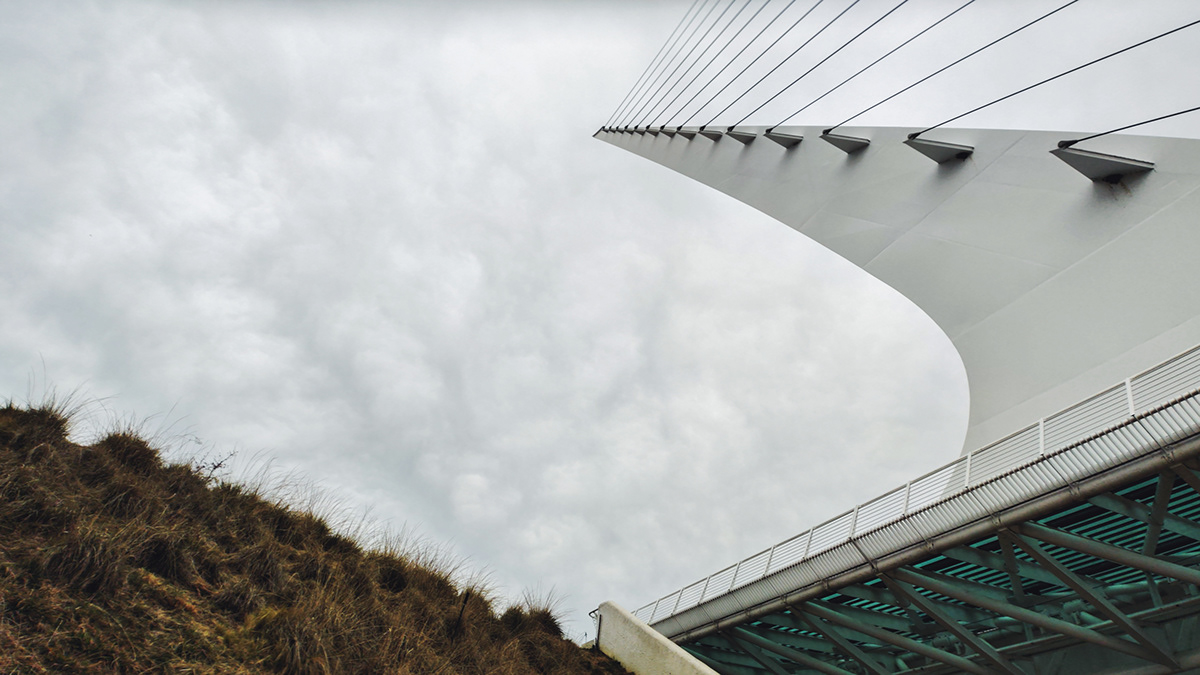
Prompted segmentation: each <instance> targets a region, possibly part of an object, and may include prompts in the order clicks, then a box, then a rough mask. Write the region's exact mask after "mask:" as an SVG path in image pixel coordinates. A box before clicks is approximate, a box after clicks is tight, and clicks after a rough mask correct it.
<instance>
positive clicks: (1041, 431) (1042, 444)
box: [1038, 417, 1046, 457]
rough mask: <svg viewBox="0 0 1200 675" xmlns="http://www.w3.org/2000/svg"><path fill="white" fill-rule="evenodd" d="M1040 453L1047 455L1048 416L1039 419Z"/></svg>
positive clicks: (1043, 455)
mask: <svg viewBox="0 0 1200 675" xmlns="http://www.w3.org/2000/svg"><path fill="white" fill-rule="evenodd" d="M1038 454H1039V455H1041V456H1042V457H1045V456H1046V418H1045V417H1043V418H1042V419H1040V420H1038Z"/></svg>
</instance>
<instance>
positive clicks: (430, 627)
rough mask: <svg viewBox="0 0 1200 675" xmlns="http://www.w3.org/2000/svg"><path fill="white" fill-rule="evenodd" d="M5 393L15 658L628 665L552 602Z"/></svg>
mask: <svg viewBox="0 0 1200 675" xmlns="http://www.w3.org/2000/svg"><path fill="white" fill-rule="evenodd" d="M66 430H67V420H66V419H65V418H64V416H63V414H61V412H59V411H57V410H55V409H53V408H52V407H50V408H33V409H24V408H18V407H14V406H13V405H11V404H9V405H7V406H6V407H0V674H7V673H47V672H52V673H56V672H69V673H87V672H94V673H114V672H115V673H144V672H176V673H258V672H278V673H296V674H306V673H331V674H332V673H391V674H406V673H413V674H432V673H439V674H443V675H455V674H459V673H463V674H465V673H496V674H506V673H548V674H563V675H565V674H568V673H571V674H574V673H588V674H596V673H624V672H625V671H624V670H623V669H622V668H621V667H620V666H618V665H616V664H615V663H613V662H612V661H609V660H608V659H606V658H605V657H603V656H601V655H599V654H596V653H594V652H589V651H585V650H582V649H580V648H579V647H577V646H576V645H575V644H574V643H572V642H570V641H568V640H565V639H563V637H562V636H561V630H560V628H559V625H558V622H557V620H556V619H555V618H554V616H553V614H552V613H551V612H550V611H549V610H548V609H546V608H531V607H518V608H510V609H508V610H507V611H505V612H504V613H503V614H502V615H497V613H496V612H495V611H494V610H493V608H492V606H491V605H490V602H489V601H488V599H487V597H486V593H485V594H483V596H482V597H481V595H480V594H479V593H478V592H471V591H470V589H467V590H460V589H458V588H456V587H455V585H454V584H453V583H452V582H451V579H449V578H448V574H447V573H446V572H445V571H439V570H437V569H428V568H423V567H421V566H420V565H418V564H417V563H416V562H415V561H414V560H413V559H412V558H410V557H405V556H404V555H403V554H397V553H381V552H376V551H364V550H362V549H361V548H360V547H359V545H358V544H357V543H356V542H354V541H351V540H350V539H347V538H345V537H342V536H339V535H337V534H335V533H333V532H331V531H330V529H329V527H328V526H327V525H326V524H325V523H324V522H323V521H321V520H320V519H319V518H316V517H314V516H313V515H311V514H307V513H302V512H297V511H294V510H290V509H287V508H283V507H281V506H278V505H276V504H273V503H271V502H269V501H267V500H265V499H263V498H262V497H260V496H259V495H256V494H254V493H253V492H252V491H249V490H247V489H245V488H242V487H239V486H237V485H232V484H228V483H223V482H220V481H215V480H212V479H211V478H208V477H206V476H205V475H204V472H203V471H199V470H197V469H195V468H193V467H191V466H187V465H170V464H165V463H164V462H163V461H162V459H161V458H160V456H159V454H158V453H157V452H156V451H155V450H154V449H153V448H151V447H150V446H149V445H148V444H147V443H145V442H144V441H142V440H141V439H139V438H137V437H136V436H134V435H132V434H126V433H115V434H112V435H109V436H108V437H106V438H104V439H103V440H101V441H100V442H98V443H96V444H95V445H93V446H90V447H83V446H79V445H75V444H73V443H70V442H68V441H67V438H66Z"/></svg>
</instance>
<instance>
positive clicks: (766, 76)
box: [704, 0, 862, 126]
mask: <svg viewBox="0 0 1200 675" xmlns="http://www.w3.org/2000/svg"><path fill="white" fill-rule="evenodd" d="M861 1H862V0H854V2H851V3H850V4H849V5H847V6H846V9H843V10H842V11H841V12H838V15H837V16H835V17H833V18H832V19H830V21H829V23H827V24H825V25H824V26H821V28H820V30H818V31H817V32H815V33H813V34H812V37H810V38H808V39H807V40H805V41H804V43H803V44H801V45H800V46H799V47H796V49H795V50H794V51H793V52H792V53H791V54H788V55H787V57H786V58H784V59H783V60H782V61H780V62H779V63H778V65H776V66H775V67H774V68H772V69H771V70H769V71H767V74H766V75H763V76H762V77H760V78H758V81H757V82H755V83H754V84H752V85H750V88H749V89H747V90H746V91H744V92H742V95H741V96H738V97H737V98H735V99H733V100H732V101H730V102H729V105H727V106H725V107H724V108H722V109H721V112H719V113H717V114H716V115H714V116H713V118H712V120H711V121H710V122H709V123H708V124H712V123H713V122H716V121H717V118H718V117H720V116H721V115H724V114H725V111H726V110H729V109H730V108H732V107H733V105H734V104H735V103H737V102H738V101H740V100H742V98H743V97H744V96H745V95H746V94H749V93H750V92H752V91H754V88H755V87H757V86H758V85H760V84H762V81H763V80H765V79H767V78H768V77H770V76H771V75H772V73H774V72H775V71H777V70H779V69H780V68H782V67H783V64H785V63H787V62H788V61H789V60H791V58H792V57H793V56H795V55H796V54H799V53H800V50H801V49H804V48H805V47H807V46H808V45H809V43H810V42H812V41H813V40H815V39H817V37H818V36H819V35H821V33H824V32H825V29H826V28H829V27H830V26H832V25H833V23H834V22H835V21H837V20H838V19H840V18H842V16H843V15H844V14H845V13H846V12H849V11H850V10H851V9H853V8H854V6H855V5H857V4H858V3H859V2H861ZM708 124H705V125H704V126H708Z"/></svg>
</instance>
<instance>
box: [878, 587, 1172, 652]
mask: <svg viewBox="0 0 1200 675" xmlns="http://www.w3.org/2000/svg"><path fill="white" fill-rule="evenodd" d="M890 574H891V575H892V576H894V577H895V578H897V579H899V580H901V581H904V582H905V583H909V584H912V585H914V586H920V587H921V588H924V589H926V590H929V591H933V592H934V593H941V594H942V595H945V596H949V597H951V598H954V599H956V600H961V601H963V602H969V603H971V604H973V605H976V606H978V607H983V608H984V609H987V610H990V611H993V612H996V613H997V614H1003V615H1005V616H1009V617H1012V618H1014V619H1017V620H1018V621H1024V622H1026V623H1029V624H1032V625H1034V626H1037V627H1039V628H1043V629H1045V630H1048V631H1052V632H1055V633H1060V634H1062V635H1066V636H1068V637H1072V638H1075V639H1076V640H1080V641H1083V642H1089V643H1091V644H1094V645H1097V646H1100V647H1107V648H1108V649H1112V650H1113V651H1118V652H1121V653H1123V654H1129V655H1130V656H1136V657H1137V658H1140V659H1144V660H1146V661H1154V656H1153V655H1152V654H1151V653H1150V652H1148V651H1147V650H1146V648H1145V647H1142V646H1141V645H1138V644H1134V643H1133V642H1129V641H1127V640H1121V639H1118V638H1114V637H1110V636H1108V635H1103V634H1101V633H1097V632H1096V631H1094V630H1092V629H1090V628H1084V627H1083V626H1079V625H1076V624H1073V623H1071V622H1069V621H1063V620H1062V619H1056V618H1054V617H1051V616H1047V615H1045V614H1042V613H1040V612H1036V611H1034V610H1032V609H1026V608H1024V607H1018V606H1016V605H1014V604H1012V603H1009V602H1005V601H1003V600H997V599H995V598H990V597H987V596H985V595H981V594H979V593H974V592H972V591H970V590H967V589H966V588H964V587H963V586H962V585H961V584H957V583H947V582H945V581H941V580H938V579H934V578H933V577H930V576H926V575H924V574H919V573H917V572H914V571H912V570H909V569H897V570H893V571H892V572H891V573H890Z"/></svg>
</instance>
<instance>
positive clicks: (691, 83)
mask: <svg viewBox="0 0 1200 675" xmlns="http://www.w3.org/2000/svg"><path fill="white" fill-rule="evenodd" d="M751 1H752V0H746V4H744V5H742V7H741V9H739V10H738V11H737V14H734V15H733V18H732V19H730V20H729V23H728V24H726V25H725V27H724V28H722V29H721V32H720V33H718V34H717V37H715V38H713V41H712V42H711V43H709V45H708V47H705V49H704V51H703V52H701V53H700V56H697V57H696V62H695V63H693V64H692V66H693V67H694V66H695V65H696V63H699V61H700V59H702V58H704V55H705V54H707V53H708V50H709V49H712V48H713V46H714V45H716V44H717V41H718V40H720V39H721V36H722V35H724V34H725V31H727V30H729V28H730V26H732V25H733V22H735V21H737V18H738V17H739V16H741V15H742V12H744V11H746V8H747V7H749V6H750V2H751ZM766 6H767V0H763V3H762V4H761V5H759V7H758V11H756V12H754V14H753V15H752V16H751V17H750V21H747V22H746V23H745V24H742V27H741V28H739V29H738V31H737V32H736V33H734V34H733V36H732V37H730V38H729V41H728V42H726V43H725V45H724V46H723V47H721V49H720V50H718V51H717V53H716V54H713V57H712V58H711V59H709V61H708V63H706V64H704V67H703V68H701V69H700V70H697V71H696V74H695V75H693V76H692V79H691V80H688V83H687V84H685V85H684V86H683V88H682V89H680V90H679V91H678V92H677V93H676V94H675V98H673V99H671V101H670V102H669V103H667V104H666V105H665V106H663V108H662V110H661V111H659V115H661V114H662V113H665V112H666V111H667V110H668V109H669V108H670V107H671V106H673V105H675V102H676V101H678V100H679V97H680V96H683V94H684V93H685V92H687V90H688V89H690V88H691V87H692V85H693V84H695V83H696V80H698V79H700V76H701V75H703V74H704V71H706V70H708V69H709V67H710V66H712V64H713V62H714V61H716V60H717V57H719V56H720V55H721V54H722V53H723V52H724V51H725V50H726V49H729V45H731V44H733V41H734V40H736V39H737V36H738V35H741V33H742V31H743V30H745V29H746V26H749V25H750V22H751V21H754V17H756V16H758V15H759V13H760V12H762V11H763V8H764V7H766ZM691 69H692V67H689V68H688V69H687V70H686V71H684V73H683V75H682V76H680V78H679V79H680V80H682V79H683V78H684V77H687V74H688V72H690V71H691ZM667 121H668V122H669V121H670V118H669V117H668V118H667ZM657 123H658V116H655V118H654V120H653V121H652V122H651V126H654V124H657ZM664 126H665V125H664Z"/></svg>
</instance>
